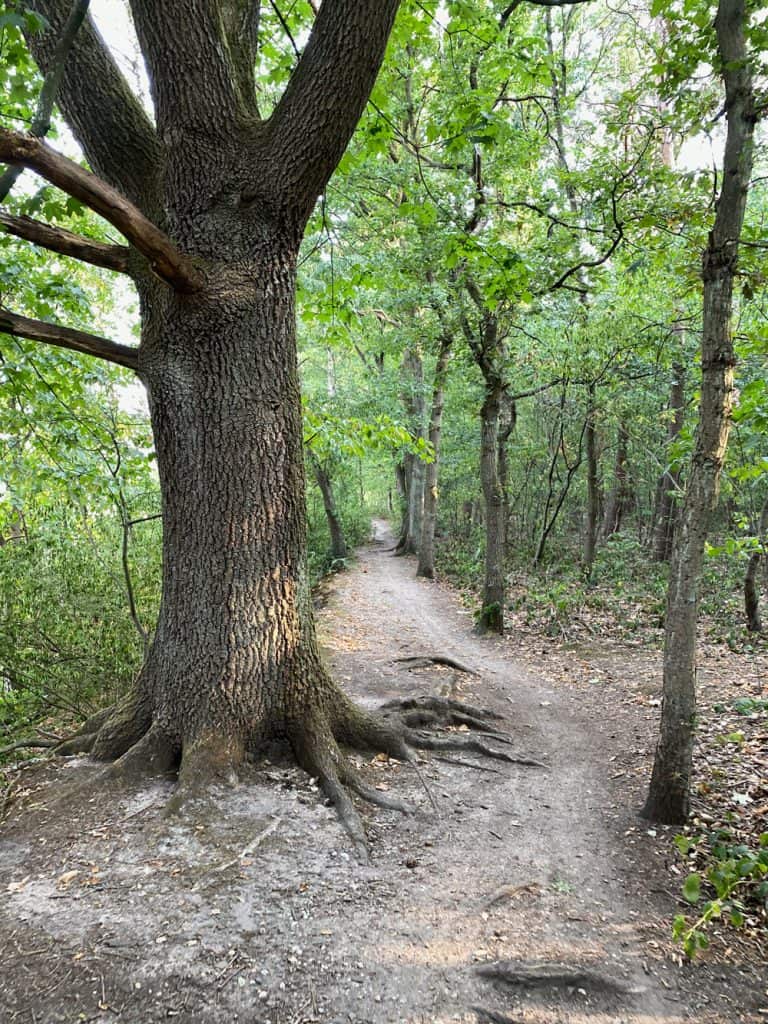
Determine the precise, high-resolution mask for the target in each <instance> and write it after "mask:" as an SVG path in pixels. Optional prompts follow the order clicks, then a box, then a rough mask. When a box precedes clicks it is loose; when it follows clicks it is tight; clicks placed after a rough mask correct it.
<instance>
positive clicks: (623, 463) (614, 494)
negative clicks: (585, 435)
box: [602, 423, 629, 537]
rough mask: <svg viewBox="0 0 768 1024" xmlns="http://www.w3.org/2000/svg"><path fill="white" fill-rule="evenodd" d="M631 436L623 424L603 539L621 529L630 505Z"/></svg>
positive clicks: (618, 439) (617, 447)
mask: <svg viewBox="0 0 768 1024" xmlns="http://www.w3.org/2000/svg"><path fill="white" fill-rule="evenodd" d="M628 445H629V434H628V433H627V428H626V427H625V426H624V424H623V423H620V424H619V428H618V434H617V438H616V458H615V460H614V464H613V484H612V485H611V490H610V492H609V494H608V500H607V501H606V503H605V515H604V516H603V526H602V534H603V537H610V536H612V535H613V534H614V533H618V531H619V530H620V529H621V522H622V519H623V518H624V513H625V512H626V510H627V505H628V504H629V495H628V475H627V448H628Z"/></svg>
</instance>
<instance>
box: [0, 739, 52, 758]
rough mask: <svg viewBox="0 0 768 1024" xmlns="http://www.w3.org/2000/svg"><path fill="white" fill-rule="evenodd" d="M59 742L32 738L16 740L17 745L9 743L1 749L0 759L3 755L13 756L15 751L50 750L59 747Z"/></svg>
mask: <svg viewBox="0 0 768 1024" xmlns="http://www.w3.org/2000/svg"><path fill="white" fill-rule="evenodd" d="M58 743H59V741H58V740H40V739H34V738H30V739H28V740H16V742H15V743H9V744H8V745H7V746H5V747H0V757H2V756H3V754H11V753H13V751H14V750H27V749H31V748H33V747H34V748H40V749H41V750H50V749H51V748H52V747H56V746H58Z"/></svg>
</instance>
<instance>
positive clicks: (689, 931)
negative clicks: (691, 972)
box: [672, 828, 768, 959]
mask: <svg viewBox="0 0 768 1024" xmlns="http://www.w3.org/2000/svg"><path fill="white" fill-rule="evenodd" d="M675 844H676V846H677V848H678V850H679V852H680V854H681V855H682V856H683V857H685V858H688V857H690V856H694V855H696V856H697V858H698V860H699V861H701V865H702V866H701V869H700V870H698V871H694V872H691V873H690V874H689V875H688V876H687V877H686V879H685V882H684V884H683V888H682V892H683V897H684V899H686V900H687V902H688V903H690V904H691V906H692V907H695V908H696V913H697V916H696V918H695V919H694V920H693V921H690V920H689V919H688V918H686V916H685V915H684V914H678V915H677V916H676V917H675V920H674V923H673V926H672V934H673V936H674V938H675V939H677V941H678V942H680V943H681V945H682V947H683V950H684V951H685V954H686V956H688V957H690V958H691V959H692V958H693V957H694V956H695V955H696V954H697V953H698V952H699V951H700V950H703V949H706V948H707V946H708V945H709V939H708V937H707V927H708V925H709V924H710V922H711V921H712V920H714V919H715V918H721V917H722V918H724V919H725V920H727V921H728V922H729V923H730V924H731V925H732V926H733V927H734V928H741V927H743V926H744V925H745V924H746V922H747V920H748V919H749V918H750V917H752V918H753V919H755V918H757V919H758V920H761V921H762V922H764V921H765V918H766V912H768V832H763V833H762V834H761V835H759V836H758V837H757V840H756V841H755V843H754V845H753V844H747V843H744V842H739V841H738V840H737V839H736V838H735V837H734V834H733V832H732V830H731V829H730V828H717V829H716V830H715V831H713V832H709V833H701V834H700V835H696V836H685V835H679V836H677V837H676V838H675Z"/></svg>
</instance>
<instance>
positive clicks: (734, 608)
mask: <svg viewBox="0 0 768 1024" xmlns="http://www.w3.org/2000/svg"><path fill="white" fill-rule="evenodd" d="M531 563H532V558H531V556H530V553H526V552H519V551H515V550H514V548H512V550H511V551H510V556H509V560H508V565H507V579H508V594H507V607H506V609H505V611H506V615H507V617H508V618H511V619H513V620H514V621H515V624H516V626H518V627H522V628H525V629H528V630H530V631H531V632H534V633H538V634H544V635H546V636H551V637H553V638H568V639H581V638H583V639H586V638H588V637H590V636H595V635H600V636H611V637H614V638H616V639H618V640H627V641H634V642H638V641H640V642H648V643H650V644H654V645H657V644H659V643H661V642H662V640H663V628H664V615H665V608H666V594H667V578H668V566H667V565H666V564H663V563H661V564H660V563H657V562H653V561H652V560H651V559H650V557H649V553H648V550H647V548H646V546H644V545H642V544H640V543H639V541H638V540H637V539H636V537H635V536H633V535H631V534H624V533H621V534H616V535H614V536H613V537H610V538H609V539H608V540H607V541H605V542H604V543H603V544H602V545H601V546H600V547H599V549H598V552H597V557H596V560H595V565H594V567H593V571H592V573H591V576H590V578H589V579H586V578H585V574H584V570H583V567H582V564H581V560H580V552H579V551H577V550H575V549H569V548H567V547H562V546H561V547H560V548H559V549H558V555H557V557H550V558H548V559H547V560H546V561H545V562H544V564H542V565H540V566H537V567H534V566H532V564H531ZM437 568H438V571H439V572H440V573H441V574H442V575H443V576H444V577H445V578H446V579H448V580H450V582H451V583H453V584H454V585H455V586H457V587H458V588H459V589H460V590H463V591H464V592H465V593H467V594H471V595H472V596H473V597H474V599H475V600H476V599H477V595H479V593H480V591H481V588H482V581H483V534H482V530H481V529H479V528H476V529H473V530H472V531H471V532H470V533H467V534H465V535H464V536H460V537H456V536H454V537H451V538H444V539H441V540H440V542H439V544H438V547H437ZM745 571H746V559H745V558H744V557H743V556H741V555H739V554H738V553H730V554H729V553H725V552H722V551H721V552H719V553H718V554H717V555H716V556H710V557H707V558H706V560H705V563H704V571H703V575H702V581H701V588H700V602H701V603H700V610H701V629H702V632H703V636H704V637H705V638H706V639H707V640H709V641H711V642H714V643H723V644H726V645H727V646H728V647H730V648H731V649H732V650H735V651H744V652H746V653H749V652H750V651H751V650H752V649H753V648H754V647H759V646H760V645H761V644H762V643H764V641H761V640H760V638H756V637H754V636H752V635H750V634H749V633H748V631H747V629H746V625H745V619H744V610H743V590H742V588H743V577H744V572H745ZM766 590H768V586H767V587H766ZM765 603H766V606H767V610H766V613H765V614H766V618H768V595H767V596H766V602H765Z"/></svg>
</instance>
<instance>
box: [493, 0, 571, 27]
mask: <svg viewBox="0 0 768 1024" xmlns="http://www.w3.org/2000/svg"><path fill="white" fill-rule="evenodd" d="M523 3H529V4H532V5H533V6H534V7H573V6H574V5H575V4H588V3H590V0H513V3H511V4H510V5H509V6H508V7H505V8H504V10H503V11H502V12H501V17H500V18H499V28H504V26H505V25H506V24H507V22H508V21H509V19H510V18H511V17H512V15H513V14H514V12H515V11H516V10H517V8H518V7H520V6H522V4H523Z"/></svg>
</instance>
